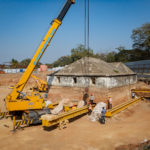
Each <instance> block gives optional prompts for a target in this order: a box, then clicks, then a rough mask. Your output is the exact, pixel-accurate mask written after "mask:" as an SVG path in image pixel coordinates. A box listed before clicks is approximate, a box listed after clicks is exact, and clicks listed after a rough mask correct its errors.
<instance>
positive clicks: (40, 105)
mask: <svg viewBox="0 0 150 150" xmlns="http://www.w3.org/2000/svg"><path fill="white" fill-rule="evenodd" d="M74 3H75V0H67V1H66V3H65V5H64V7H63V8H62V10H61V12H60V13H59V15H58V17H57V18H56V19H54V20H53V21H52V23H51V27H50V28H49V30H48V32H47V34H46V36H45V37H44V39H43V41H42V42H41V44H40V46H39V47H38V49H37V51H36V53H35V55H34V56H33V58H32V60H31V62H30V64H29V65H28V67H27V69H26V71H25V72H24V74H23V75H22V77H21V79H20V80H19V82H18V84H17V85H16V86H14V88H13V90H12V92H11V93H10V94H9V95H8V96H7V97H6V98H5V99H4V101H5V103H6V109H7V111H8V112H3V113H2V112H1V113H0V115H3V116H4V115H5V114H6V115H7V114H9V115H12V116H13V118H14V120H15V118H19V119H22V120H27V119H32V123H38V122H39V117H40V116H41V115H42V114H45V113H49V111H50V110H48V109H46V108H45V103H44V100H43V97H42V96H41V95H40V94H39V93H36V92H33V93H32V95H27V94H25V93H23V92H22V91H23V89H24V87H25V85H26V83H27V81H28V80H29V78H30V76H31V74H32V72H33V70H34V68H35V66H36V65H37V63H38V62H39V60H40V58H41V57H42V55H43V53H44V52H45V50H46V48H47V47H48V46H49V44H50V42H51V40H52V38H53V36H54V35H55V33H56V31H57V29H58V28H59V26H60V25H61V23H62V20H63V18H64V16H65V15H66V13H67V11H68V10H69V8H70V6H71V5H72V4H74Z"/></svg>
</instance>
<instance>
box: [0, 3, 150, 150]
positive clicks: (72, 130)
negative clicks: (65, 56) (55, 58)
mask: <svg viewBox="0 0 150 150" xmlns="http://www.w3.org/2000/svg"><path fill="white" fill-rule="evenodd" d="M86 4H87V9H89V0H87V1H86V0H85V5H86ZM72 5H76V1H75V0H66V3H65V4H64V6H63V7H62V9H61V11H60V13H59V15H58V17H56V18H55V19H54V20H53V21H52V23H51V26H50V28H49V30H48V32H47V33H46V35H45V37H44V39H43V40H42V42H41V44H40V45H39V47H38V49H37V50H36V52H35V54H34V56H33V58H32V59H31V61H30V63H29V65H28V66H27V68H25V69H24V70H23V69H21V72H17V71H16V72H10V71H8V70H9V69H8V70H7V71H5V70H2V71H1V72H0V150H8V149H11V150H16V149H20V148H21V149H22V150H30V149H32V150H51V149H52V150H149V149H150V115H149V113H150V85H149V84H148V83H147V82H143V81H141V80H139V77H138V76H137V73H136V72H135V71H134V70H132V69H130V68H129V67H128V66H127V65H125V63H123V62H106V61H104V60H102V59H100V58H96V57H91V56H89V51H88V55H87V56H86V57H82V58H80V59H78V60H76V61H74V62H72V63H70V64H69V65H66V66H63V67H62V68H59V69H58V70H57V71H56V70H48V69H47V68H46V65H43V66H42V65H41V66H42V67H41V68H43V69H40V70H38V69H37V68H36V66H37V65H38V62H39V61H40V59H41V57H42V55H43V54H44V52H45V50H46V49H47V47H48V46H49V45H50V44H51V40H52V39H53V36H54V35H55V33H56V31H57V30H58V28H59V26H60V25H61V24H62V25H63V22H62V20H63V18H64V17H65V15H66V14H67V12H68V10H69V12H70V11H71V10H72V9H69V8H70V7H73V6H72ZM86 11H87V10H86ZM88 13H89V12H88ZM65 19H67V16H66V17H65ZM65 19H64V21H65ZM87 19H88V18H87ZM87 28H89V24H87ZM56 34H57V33H56ZM88 34H89V33H88V32H87V35H88ZM86 38H87V41H88V40H89V37H88V36H87V37H86V36H85V39H86ZM87 46H88V49H89V41H88V45H87ZM10 70H11V69H10Z"/></svg>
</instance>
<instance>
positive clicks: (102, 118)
mask: <svg viewBox="0 0 150 150" xmlns="http://www.w3.org/2000/svg"><path fill="white" fill-rule="evenodd" d="M105 113H106V109H105V107H103V108H102V111H101V118H100V122H101V123H102V124H105Z"/></svg>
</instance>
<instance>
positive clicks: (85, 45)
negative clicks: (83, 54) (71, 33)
mask: <svg viewBox="0 0 150 150" xmlns="http://www.w3.org/2000/svg"><path fill="white" fill-rule="evenodd" d="M84 47H85V48H86V0H84Z"/></svg>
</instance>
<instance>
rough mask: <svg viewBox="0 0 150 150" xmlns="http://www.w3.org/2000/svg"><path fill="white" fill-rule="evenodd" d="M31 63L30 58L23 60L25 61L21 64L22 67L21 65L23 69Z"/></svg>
mask: <svg viewBox="0 0 150 150" xmlns="http://www.w3.org/2000/svg"><path fill="white" fill-rule="evenodd" d="M30 61H31V59H30V58H26V59H23V60H22V61H21V62H20V65H21V66H22V67H23V68H26V67H27V66H28V65H29V63H30Z"/></svg>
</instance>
